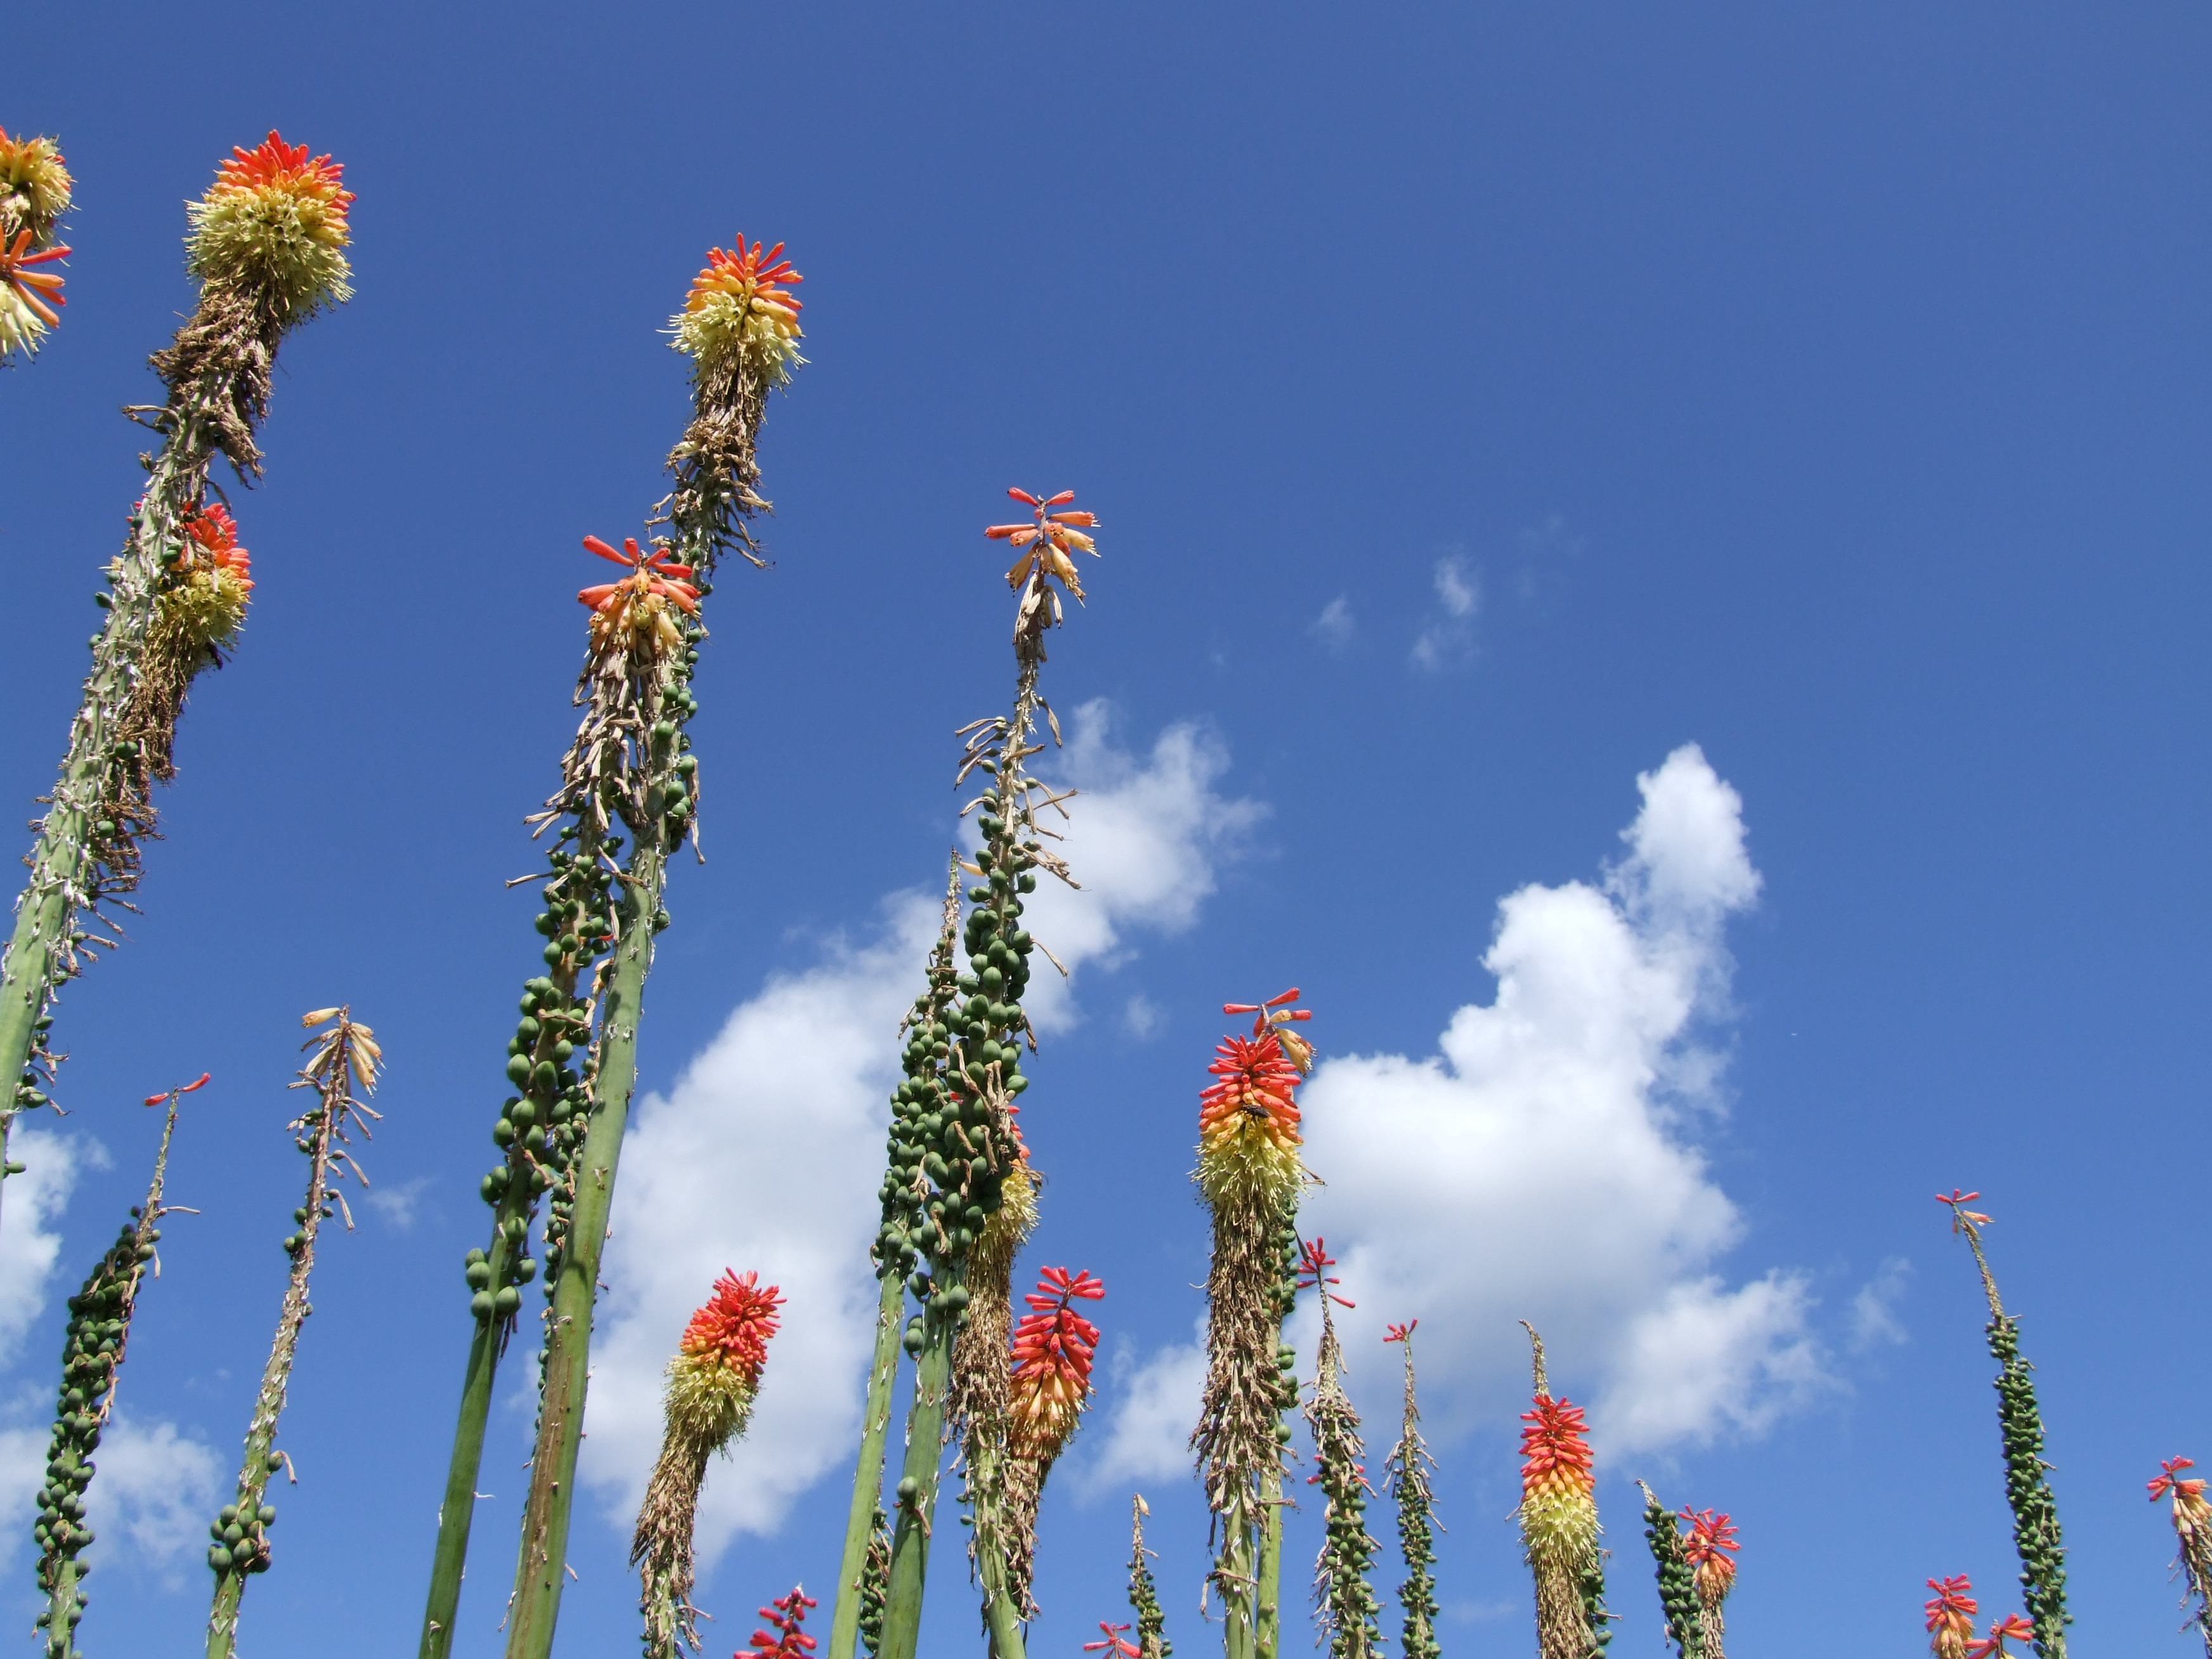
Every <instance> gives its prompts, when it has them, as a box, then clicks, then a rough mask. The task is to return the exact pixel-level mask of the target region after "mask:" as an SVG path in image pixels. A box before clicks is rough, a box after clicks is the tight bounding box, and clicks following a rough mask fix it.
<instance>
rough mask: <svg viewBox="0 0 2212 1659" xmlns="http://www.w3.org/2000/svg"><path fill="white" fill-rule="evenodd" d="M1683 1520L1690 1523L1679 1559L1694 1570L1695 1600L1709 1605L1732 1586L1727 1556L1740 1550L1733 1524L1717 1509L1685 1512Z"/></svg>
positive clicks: (1731, 1567) (1732, 1574) (1732, 1569)
mask: <svg viewBox="0 0 2212 1659" xmlns="http://www.w3.org/2000/svg"><path fill="white" fill-rule="evenodd" d="M1682 1519H1684V1520H1685V1521H1686V1522H1689V1523H1690V1535H1689V1536H1688V1537H1687V1538H1685V1539H1684V1540H1683V1541H1682V1559H1684V1560H1685V1561H1687V1562H1688V1563H1689V1564H1690V1565H1691V1567H1692V1569H1693V1570H1694V1571H1695V1573H1696V1577H1697V1581H1698V1595H1699V1598H1700V1599H1701V1600H1703V1601H1705V1603H1706V1604H1707V1605H1708V1606H1711V1605H1713V1604H1715V1603H1717V1602H1719V1601H1722V1600H1723V1599H1724V1598H1725V1597H1726V1596H1727V1595H1728V1593H1729V1590H1731V1589H1734V1588H1735V1562H1734V1561H1733V1560H1731V1559H1729V1557H1731V1556H1733V1555H1734V1554H1735V1553H1736V1552H1737V1551H1738V1550H1739V1549H1741V1547H1742V1546H1741V1545H1739V1544H1738V1543H1737V1542H1736V1541H1735V1522H1732V1521H1730V1520H1729V1518H1728V1516H1727V1514H1726V1513H1725V1512H1723V1511H1720V1510H1683V1511H1682Z"/></svg>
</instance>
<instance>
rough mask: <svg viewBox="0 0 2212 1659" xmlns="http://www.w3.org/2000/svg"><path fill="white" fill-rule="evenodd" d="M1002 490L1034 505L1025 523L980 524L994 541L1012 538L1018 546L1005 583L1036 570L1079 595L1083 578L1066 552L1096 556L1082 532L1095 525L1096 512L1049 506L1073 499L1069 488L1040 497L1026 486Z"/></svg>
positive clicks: (1020, 580)
mask: <svg viewBox="0 0 2212 1659" xmlns="http://www.w3.org/2000/svg"><path fill="white" fill-rule="evenodd" d="M1006 494H1007V495H1011V496H1012V497H1013V498H1014V499H1015V500H1016V501H1026V502H1028V503H1029V505H1030V507H1034V508H1035V509H1036V511H1035V512H1034V513H1032V514H1031V515H1030V518H1031V522H1030V523H1028V524H994V525H987V526H984V529H983V533H984V534H985V535H986V536H988V537H990V538H992V539H993V540H994V541H1006V542H1012V544H1014V546H1016V547H1017V548H1018V549H1020V550H1021V557H1019V558H1018V559H1016V560H1015V561H1014V563H1013V568H1012V569H1010V570H1008V571H1007V572H1006V586H1009V587H1013V588H1018V587H1020V586H1022V585H1023V584H1024V582H1026V581H1028V580H1030V577H1031V575H1032V574H1042V575H1044V576H1049V577H1051V578H1053V579H1054V580H1057V581H1059V582H1060V585H1061V586H1064V587H1066V589H1067V591H1068V592H1070V593H1072V594H1073V595H1074V596H1075V598H1076V599H1082V597H1083V578H1082V577H1081V576H1080V575H1079V574H1078V573H1077V571H1076V568H1075V561H1074V560H1073V559H1072V558H1070V557H1069V554H1071V553H1072V552H1074V551H1075V550H1078V549H1080V550H1082V551H1084V552H1085V553H1088V554H1090V555H1091V556H1092V557H1094V558H1095V557H1097V554H1098V544H1097V541H1096V540H1095V539H1094V538H1091V536H1089V535H1086V534H1085V532H1086V531H1089V530H1095V529H1097V527H1098V515H1097V513H1086V512H1082V511H1079V510H1077V509H1073V508H1071V509H1069V510H1067V511H1066V512H1060V513H1055V512H1054V511H1053V510H1052V509H1053V508H1054V507H1065V506H1066V503H1067V502H1069V501H1073V500H1074V499H1075V492H1074V491H1073V490H1072V489H1063V490H1061V491H1060V494H1059V495H1051V496H1048V497H1046V498H1045V499H1044V500H1042V501H1040V500H1038V499H1037V498H1036V496H1035V495H1030V492H1029V491H1028V490H1026V489H1009V490H1008V491H1007V492H1006Z"/></svg>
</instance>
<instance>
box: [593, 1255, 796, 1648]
mask: <svg viewBox="0 0 2212 1659" xmlns="http://www.w3.org/2000/svg"><path fill="white" fill-rule="evenodd" d="M782 1305H783V1297H782V1296H781V1294H780V1293H779V1292H778V1291H777V1288H776V1287H775V1285H769V1287H768V1288H767V1289H766V1290H763V1289H762V1288H761V1285H760V1276H759V1275H758V1274H757V1273H747V1274H746V1275H745V1276H744V1278H743V1279H739V1278H738V1276H737V1275H736V1274H735V1273H728V1272H725V1273H723V1274H722V1276H721V1277H720V1279H716V1280H715V1281H714V1295H713V1296H712V1297H709V1298H708V1301H707V1304H706V1305H705V1306H704V1307H702V1308H701V1309H700V1310H698V1311H697V1312H696V1313H695V1314H693V1315H692V1316H691V1322H690V1324H688V1325H686V1326H685V1327H684V1340H683V1341H682V1342H681V1343H680V1344H679V1345H678V1347H677V1350H676V1357H675V1358H672V1359H671V1360H670V1361H669V1362H668V1388H667V1391H666V1398H665V1402H664V1414H665V1418H666V1420H667V1425H666V1427H665V1430H664V1431H662V1435H661V1441H660V1456H659V1459H658V1460H657V1461H656V1462H654V1464H653V1476H652V1478H651V1479H650V1480H648V1481H647V1483H646V1488H645V1502H644V1504H643V1505H642V1506H641V1508H640V1509H639V1510H638V1514H637V1530H636V1533H635V1536H634V1537H633V1538H632V1539H631V1541H630V1547H629V1563H630V1565H632V1566H634V1567H635V1568H637V1569H638V1571H639V1574H640V1577H641V1578H642V1580H643V1582H644V1589H643V1593H642V1594H641V1595H640V1597H639V1599H638V1609H639V1611H640V1612H641V1613H643V1614H644V1615H645V1659H676V1655H677V1650H678V1643H681V1644H683V1645H684V1646H685V1647H688V1648H690V1650H692V1651H693V1652H694V1653H697V1652H699V1651H701V1646H700V1642H699V1610H698V1609H697V1608H696V1607H693V1606H692V1605H691V1583H692V1571H691V1535H692V1532H693V1529H694V1528H695V1527H696V1524H697V1519H698V1510H699V1488H700V1486H702V1484H703V1483H704V1481H705V1480H706V1478H707V1460H708V1458H710V1457H712V1456H713V1455H714V1454H715V1453H716V1452H726V1451H727V1450H728V1449H729V1448H730V1446H731V1445H732V1443H734V1442H735V1441H736V1440H737V1439H738V1437H741V1436H742V1435H743V1434H744V1431H745V1426H746V1425H747V1424H748V1423H749V1422H750V1420H751V1419H752V1411H753V1398H754V1396H755V1395H757V1393H758V1392H759V1389H760V1374H761V1367H762V1366H763V1364H766V1363H767V1361H768V1342H769V1338H770V1337H772V1336H774V1335H775V1328H776V1316H775V1310H777V1309H778V1308H780V1307H781V1306H782Z"/></svg>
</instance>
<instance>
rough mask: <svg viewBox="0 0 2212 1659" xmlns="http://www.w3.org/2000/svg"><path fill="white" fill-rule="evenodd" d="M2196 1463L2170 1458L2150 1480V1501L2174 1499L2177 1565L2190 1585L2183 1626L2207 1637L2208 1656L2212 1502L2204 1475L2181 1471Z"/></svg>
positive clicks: (2211, 1643)
mask: <svg viewBox="0 0 2212 1659" xmlns="http://www.w3.org/2000/svg"><path fill="white" fill-rule="evenodd" d="M2196 1467H2197V1460H2196V1459H2194V1458H2191V1457H2169V1458H2167V1459H2166V1461H2165V1462H2163V1463H2161V1464H2160V1466H2159V1471H2158V1474H2157V1477H2156V1478H2155V1479H2154V1480H2152V1481H2151V1483H2150V1501H2151V1502H2152V1503H2154V1504H2155V1503H2157V1502H2158V1500H2159V1499H2160V1498H2169V1497H2170V1498H2172V1500H2173V1533H2174V1536H2175V1538H2177V1539H2178V1540H2179V1541H2180V1545H2181V1549H2180V1553H2179V1559H2177V1560H2176V1562H2175V1565H2176V1566H2178V1567H2179V1569H2180V1571H2181V1576H2182V1582H2183V1583H2185V1584H2187V1585H2188V1587H2189V1593H2188V1594H2187V1595H2185V1596H2184V1597H2182V1601H2181V1605H2182V1607H2184V1608H2185V1609H2186V1610H2187V1612H2188V1613H2189V1620H2188V1622H2187V1623H2186V1624H2185V1625H2183V1626H2182V1628H2183V1629H2184V1630H2194V1631H2195V1632H2197V1634H2198V1635H2199V1636H2201V1637H2203V1638H2204V1654H2205V1659H2212V1503H2208V1502H2207V1501H2206V1500H2205V1497H2204V1481H2203V1478H2202V1477H2201V1476H2197V1477H2188V1478H2185V1477H2184V1476H2183V1474H2182V1473H2181V1471H2182V1470H2184V1469H2193V1468H2196Z"/></svg>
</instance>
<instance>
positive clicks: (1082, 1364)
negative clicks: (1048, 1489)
mask: <svg viewBox="0 0 2212 1659" xmlns="http://www.w3.org/2000/svg"><path fill="white" fill-rule="evenodd" d="M1105 1294H1106V1281H1105V1280H1103V1279H1099V1278H1097V1276H1096V1275H1094V1274H1092V1273H1087V1272H1085V1273H1069V1272H1068V1271H1067V1269H1066V1268H1065V1267H1047V1268H1046V1269H1045V1270H1044V1271H1043V1272H1042V1273H1041V1274H1039V1275H1038V1277H1037V1287H1036V1290H1034V1291H1030V1293H1029V1294H1028V1295H1027V1296H1026V1297H1024V1298H1023V1300H1024V1302H1025V1303H1026V1304H1028V1307H1029V1312H1027V1313H1026V1314H1024V1315H1023V1316H1022V1321H1021V1323H1020V1324H1019V1325H1018V1326H1016V1327H1015V1328H1014V1337H1013V1348H1012V1354H1011V1356H1010V1357H1009V1358H1008V1359H1006V1360H1005V1361H1002V1362H1001V1364H1006V1365H1007V1366H1009V1367H1010V1372H1011V1374H1010V1375H1009V1376H1008V1379H1007V1388H1006V1394H1007V1399H1006V1442H1005V1451H1006V1474H1005V1483H1004V1484H1005V1492H1004V1501H1005V1504H1006V1515H1005V1540H1004V1547H1005V1549H1006V1595H1007V1596H1008V1597H1009V1598H1010V1599H1011V1600H1012V1602H1013V1604H1014V1606H1015V1607H1016V1608H1017V1609H1018V1611H1019V1612H1020V1613H1021V1614H1022V1616H1023V1617H1024V1619H1027V1618H1030V1617H1033V1616H1035V1613H1036V1599H1035V1597H1034V1596H1033V1595H1031V1594H1030V1583H1031V1581H1032V1579H1033V1578H1034V1577H1035V1576H1036V1547H1037V1533H1036V1522H1037V1505H1038V1504H1039V1502H1040V1501H1041V1500H1042V1498H1043V1497H1044V1483H1045V1480H1046V1479H1047V1477H1048V1476H1049V1475H1050V1474H1052V1466H1053V1464H1054V1463H1055V1462H1058V1461H1059V1458H1060V1453H1062V1452H1063V1451H1065V1450H1066V1449H1067V1443H1068V1442H1069V1441H1070V1440H1072V1439H1073V1438H1074V1437H1075V1430H1076V1425H1078V1424H1079V1423H1080V1422H1081V1421H1082V1419H1083V1413H1084V1411H1085V1408H1086V1407H1088V1406H1089V1405H1090V1404H1091V1362H1092V1361H1093V1360H1094V1359H1095V1358H1097V1352H1098V1328H1097V1326H1096V1325H1094V1324H1092V1323H1091V1322H1090V1321H1089V1320H1088V1319H1085V1317H1084V1316H1082V1315H1081V1314H1079V1313H1078V1312H1077V1311H1076V1310H1075V1304H1077V1303H1078V1302H1096V1301H1097V1300H1098V1299H1099V1298H1100V1297H1103V1296H1104V1295H1105ZM978 1530H979V1532H980V1530H981V1528H980V1526H979V1528H978Z"/></svg>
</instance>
